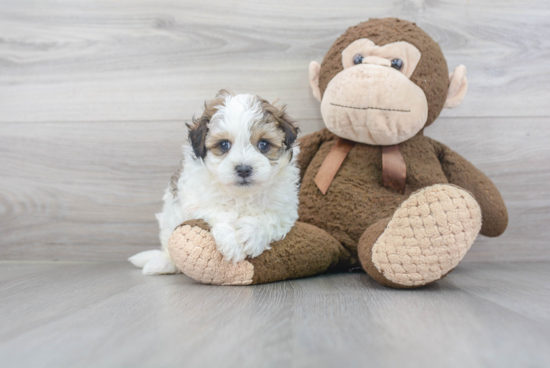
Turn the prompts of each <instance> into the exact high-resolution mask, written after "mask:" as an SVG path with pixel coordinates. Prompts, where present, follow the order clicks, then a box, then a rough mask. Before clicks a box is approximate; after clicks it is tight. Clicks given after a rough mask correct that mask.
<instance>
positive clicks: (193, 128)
mask: <svg viewBox="0 0 550 368" xmlns="http://www.w3.org/2000/svg"><path fill="white" fill-rule="evenodd" d="M210 118H211V116H208V115H207V114H206V111H205V113H203V114H202V116H201V117H200V118H199V119H195V118H194V117H193V125H190V124H186V125H187V128H189V143H191V147H193V151H194V152H195V156H197V158H201V159H204V157H205V156H206V134H207V133H208V123H209V122H210Z"/></svg>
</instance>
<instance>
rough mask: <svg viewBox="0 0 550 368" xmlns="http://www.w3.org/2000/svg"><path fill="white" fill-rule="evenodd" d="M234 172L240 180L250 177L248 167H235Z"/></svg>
mask: <svg viewBox="0 0 550 368" xmlns="http://www.w3.org/2000/svg"><path fill="white" fill-rule="evenodd" d="M235 171H236V172H237V175H239V176H240V177H241V178H243V179H246V178H248V177H249V176H250V175H252V166H250V165H237V166H236V167H235Z"/></svg>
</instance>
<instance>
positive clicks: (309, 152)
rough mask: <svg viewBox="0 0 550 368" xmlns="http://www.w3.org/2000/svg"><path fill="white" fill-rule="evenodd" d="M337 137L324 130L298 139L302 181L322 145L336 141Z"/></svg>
mask: <svg viewBox="0 0 550 368" xmlns="http://www.w3.org/2000/svg"><path fill="white" fill-rule="evenodd" d="M335 137H336V136H335V135H334V134H332V133H331V132H330V131H329V130H328V129H327V128H323V129H321V130H319V131H317V132H315V133H311V134H308V135H306V136H303V137H302V138H300V139H298V142H299V143H300V154H299V155H298V166H299V167H300V180H302V179H303V178H304V174H305V173H306V169H307V167H308V166H309V163H310V162H311V160H313V157H314V156H315V154H316V153H317V151H318V150H319V147H321V144H323V142H326V141H330V140H332V139H334V138H335Z"/></svg>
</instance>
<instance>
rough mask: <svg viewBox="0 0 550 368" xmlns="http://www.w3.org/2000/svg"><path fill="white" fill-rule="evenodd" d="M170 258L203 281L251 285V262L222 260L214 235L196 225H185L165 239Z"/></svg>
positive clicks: (188, 274) (180, 267) (189, 274)
mask: <svg viewBox="0 0 550 368" xmlns="http://www.w3.org/2000/svg"><path fill="white" fill-rule="evenodd" d="M168 249H169V251H170V256H171V257H172V261H173V262H174V263H175V264H176V266H177V267H178V268H179V269H180V270H181V271H182V272H183V273H184V274H186V275H187V276H189V277H191V278H192V279H194V280H197V281H200V282H202V283H204V284H215V285H250V284H251V283H252V277H253V276H254V266H253V265H252V263H250V262H248V261H246V260H245V261H242V262H238V263H232V262H227V261H224V260H223V257H222V255H221V253H220V252H218V250H217V249H216V242H215V241H214V237H212V235H211V234H210V232H209V231H208V230H205V229H203V228H201V227H199V226H190V225H184V226H181V227H178V228H177V229H176V230H174V232H173V233H172V236H171V237H170V240H169V241H168Z"/></svg>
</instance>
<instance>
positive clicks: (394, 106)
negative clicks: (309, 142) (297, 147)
mask: <svg viewBox="0 0 550 368" xmlns="http://www.w3.org/2000/svg"><path fill="white" fill-rule="evenodd" d="M445 78H447V77H445ZM381 86H389V87H388V88H381ZM428 106H429V104H428V101H427V99H426V95H425V94H424V91H423V90H422V89H421V88H420V87H419V86H417V85H416V84H414V83H412V82H411V80H409V78H407V77H406V76H405V75H404V74H402V73H400V72H397V71H395V69H391V68H386V67H380V66H377V65H359V66H356V67H354V68H347V69H345V70H344V71H342V72H340V73H338V74H337V75H335V76H334V78H333V79H332V80H331V81H330V82H329V84H328V87H327V89H326V90H325V92H324V96H323V100H322V102H321V114H322V115H323V121H324V122H325V125H326V127H327V128H328V129H329V130H330V131H331V132H333V133H334V134H336V135H338V136H339V137H341V138H346V139H349V140H352V141H354V142H361V143H367V144H373V145H392V144H397V143H401V142H403V141H404V140H407V139H409V138H410V137H412V136H414V135H415V134H416V133H418V132H419V131H420V129H422V128H423V127H424V124H425V123H426V119H427V118H428Z"/></svg>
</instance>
